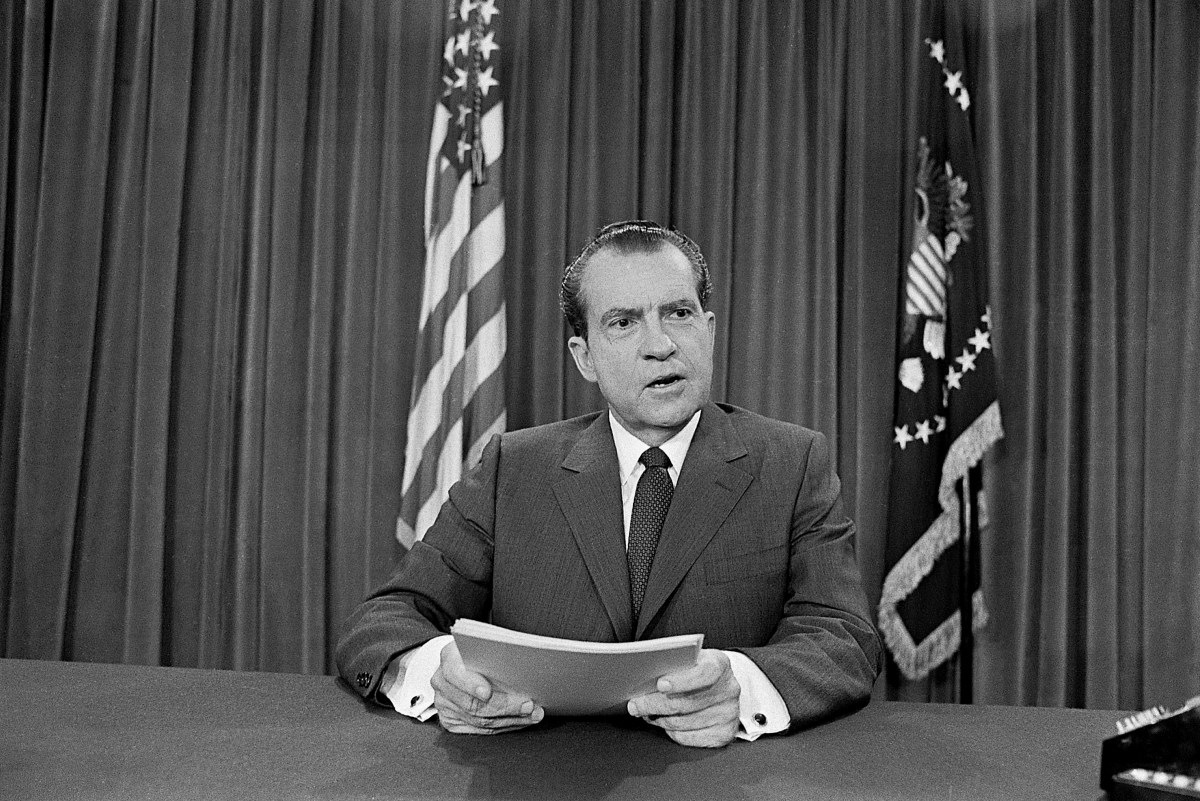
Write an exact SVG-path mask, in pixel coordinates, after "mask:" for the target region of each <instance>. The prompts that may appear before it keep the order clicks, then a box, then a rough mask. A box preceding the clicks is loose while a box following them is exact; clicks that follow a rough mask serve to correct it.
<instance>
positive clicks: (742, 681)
mask: <svg viewBox="0 0 1200 801" xmlns="http://www.w3.org/2000/svg"><path fill="white" fill-rule="evenodd" d="M724 653H725V655H726V656H728V657H729V667H730V669H731V670H732V671H733V677H734V678H735V679H737V683H738V684H739V685H741V688H742V691H741V694H740V695H739V696H738V707H739V712H738V719H739V721H740V722H741V724H742V725H741V726H740V727H739V728H738V733H737V736H738V739H740V740H746V741H748V742H753V741H754V740H757V739H758V738H759V737H761V736H762V735H764V734H774V733H775V732H780V731H783V730H784V729H786V728H787V727H788V724H790V723H791V717H790V716H789V715H788V711H787V704H786V703H785V702H784V700H783V696H782V695H780V694H779V690H776V689H775V685H774V684H772V683H771V680H770V679H768V678H767V674H765V673H763V672H762V668H760V667H759V666H758V665H756V664H754V660H752V659H751V658H750V657H748V656H746V655H745V654H743V653H741V652H740V651H725V652H724Z"/></svg>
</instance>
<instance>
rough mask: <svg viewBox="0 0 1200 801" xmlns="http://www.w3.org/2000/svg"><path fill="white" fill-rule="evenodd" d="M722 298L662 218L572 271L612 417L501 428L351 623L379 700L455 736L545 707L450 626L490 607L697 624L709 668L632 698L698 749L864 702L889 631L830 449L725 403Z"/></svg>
mask: <svg viewBox="0 0 1200 801" xmlns="http://www.w3.org/2000/svg"><path fill="white" fill-rule="evenodd" d="M710 291H711V282H710V280H709V275H708V267H707V265H706V264H705V261H704V257H703V256H702V255H701V253H700V250H699V249H698V248H697V247H696V246H695V244H694V243H693V242H692V241H691V240H690V239H688V238H687V237H686V236H683V235H682V234H680V233H678V232H676V231H673V230H670V229H666V228H663V227H662V226H659V225H657V224H655V223H650V222H644V221H634V222H625V223H616V224H614V225H610V226H608V227H606V228H605V229H603V230H602V231H601V232H600V233H599V234H598V235H597V237H596V238H595V239H593V241H592V242H590V243H589V244H588V246H587V247H586V248H585V249H584V251H583V252H582V253H581V254H580V256H579V257H578V258H577V259H576V260H575V261H574V262H572V263H571V264H570V265H568V267H567V269H566V271H565V273H564V278H563V286H562V305H563V311H564V313H565V315H566V317H567V321H568V323H569V324H570V325H571V327H572V329H573V331H574V336H572V337H571V338H570V340H569V342H568V345H569V347H570V350H571V354H572V356H573V357H574V360H575V363H576V366H577V367H578V369H579V371H580V373H582V375H583V377H584V378H585V379H587V380H588V381H591V382H595V383H597V384H598V385H599V388H600V392H601V394H602V395H603V396H604V398H605V400H606V401H607V403H608V410H607V412H601V413H599V414H593V415H587V416H585V417H580V418H576V419H573V420H567V421H563V422H560V423H553V424H550V425H545V426H539V427H536V428H531V429H526V430H523V431H514V432H511V433H508V434H503V435H500V436H497V437H495V438H493V440H492V441H491V443H489V445H488V446H487V448H486V449H485V450H484V453H483V457H482V459H481V461H480V464H479V465H478V466H477V467H475V468H474V469H473V470H471V471H470V472H469V473H468V474H467V475H466V476H464V477H463V479H462V480H461V481H460V482H459V483H458V484H456V485H455V487H454V488H452V489H451V491H450V498H449V500H448V501H447V502H446V504H445V505H444V506H443V508H442V510H441V513H440V514H439V516H438V518H437V521H436V522H435V523H434V525H433V526H432V527H431V528H430V530H429V531H428V533H427V534H426V535H425V537H424V539H423V540H421V541H419V542H417V543H416V544H415V545H414V546H413V548H412V550H411V551H410V552H409V553H408V554H407V555H406V556H405V557H404V558H403V559H402V560H401V562H400V564H399V566H398V567H397V568H396V571H395V572H394V573H393V575H392V577H391V578H390V579H389V581H388V582H387V583H386V584H385V585H384V586H383V587H381V588H380V589H379V590H378V591H376V592H375V593H374V594H373V595H372V596H371V597H370V598H369V599H367V601H365V602H364V603H363V604H362V605H361V606H359V608H358V609H357V610H355V612H354V613H353V614H352V615H351V617H350V619H349V620H348V621H347V626H346V629H345V632H344V633H343V636H342V638H341V641H340V642H339V644H338V666H339V669H340V671H341V673H342V675H343V676H344V677H345V678H346V679H347V681H349V682H350V683H351V685H354V686H356V687H357V689H358V690H359V692H360V693H362V694H363V696H364V697H365V698H367V699H369V700H372V701H376V702H379V703H384V704H389V705H392V706H394V707H395V708H397V709H398V710H400V711H401V712H404V713H405V714H409V715H412V716H414V717H418V718H420V719H422V720H424V719H427V718H428V717H430V716H432V715H433V714H435V713H436V714H437V715H438V716H439V720H440V722H441V724H442V725H443V726H444V727H445V728H446V729H447V730H449V731H454V732H496V731H506V730H509V729H516V728H521V727H524V726H528V725H531V724H534V723H536V722H538V721H540V720H541V719H542V716H543V712H542V710H541V709H540V708H539V707H538V706H537V704H536V701H535V699H530V698H525V697H521V696H516V695H512V694H509V693H507V692H504V691H503V690H501V689H499V688H494V687H491V686H490V685H489V683H488V682H487V680H486V679H484V678H483V677H482V676H479V675H478V674H475V673H473V672H471V671H469V670H468V669H466V668H465V666H464V665H463V663H462V659H461V657H460V656H459V654H458V650H457V648H456V647H455V645H454V643H453V639H452V638H450V637H448V636H447V635H446V632H447V630H448V628H449V626H450V624H451V623H453V622H454V620H455V619H457V618H474V619H488V618H489V617H490V619H491V621H492V622H493V623H496V624H497V625H501V626H507V627H509V628H514V629H519V630H521V631H526V632H530V633H534V634H543V635H549V636H555V637H568V638H573V639H582V640H593V641H601V642H615V641H627V640H631V639H645V638H652V637H663V636H668V635H673V634H686V633H693V632H700V633H703V634H704V644H705V646H706V647H705V648H704V649H702V650H701V652H700V658H699V660H698V662H697V664H696V665H695V666H693V667H691V668H689V669H687V670H683V671H679V672H677V673H674V674H670V675H667V676H664V677H662V678H661V679H660V680H659V683H658V687H657V689H656V691H655V692H653V693H649V694H647V695H643V696H640V697H637V698H634V699H632V700H630V702H629V705H628V711H629V713H630V714H631V715H634V716H637V717H640V718H642V719H643V720H646V721H647V722H649V723H651V724H653V725H656V726H660V727H662V728H663V729H664V730H666V732H667V734H668V735H669V736H670V737H671V738H672V739H674V740H676V741H677V742H680V743H684V744H687V745H698V746H721V745H725V744H726V743H728V742H729V741H730V740H732V739H733V738H734V737H735V736H738V737H741V738H743V739H754V738H755V737H757V736H758V735H760V734H764V733H772V732H778V731H785V730H787V729H789V728H794V727H798V726H803V725H808V724H811V723H814V722H817V721H820V720H822V719H825V718H827V717H829V716H830V715H833V714H836V713H838V712H840V711H844V710H847V709H852V708H854V707H855V706H858V705H861V704H863V703H865V702H866V700H867V698H868V697H869V694H870V691H871V686H872V684H873V683H874V680H875V677H876V675H877V672H878V666H879V659H880V648H879V641H878V637H877V635H876V632H875V628H874V626H873V624H872V623H871V619H870V615H869V614H868V609H867V603H866V598H865V596H864V594H863V590H862V585H861V578H860V575H859V571H858V566H857V562H856V559H855V554H854V526H853V523H851V521H850V520H849V519H848V518H847V517H846V516H845V513H844V512H843V509H842V504H841V499H840V484H839V482H838V479H837V477H836V475H835V474H834V472H833V469H832V465H831V461H830V454H829V447H828V445H827V443H826V441H825V438H824V437H823V436H822V435H820V434H818V433H816V432H814V431H810V430H808V429H804V428H801V427H800V426H796V425H792V424H789V423H782V422H779V421H775V420H770V419H767V418H764V417H761V416H758V415H755V414H753V413H751V412H748V411H745V410H743V409H738V408H736V407H733V406H728V405H723V404H715V403H713V402H711V400H710V399H709V395H710V390H711V382H712V351H713V338H714V332H715V325H716V321H715V315H714V314H713V312H712V311H709V310H706V308H705V304H706V303H707V300H708V295H709V293H710ZM685 460H686V461H685Z"/></svg>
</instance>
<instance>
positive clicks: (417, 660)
mask: <svg viewBox="0 0 1200 801" xmlns="http://www.w3.org/2000/svg"><path fill="white" fill-rule="evenodd" d="M608 422H609V426H610V427H611V428H612V432H613V444H614V445H615V446H616V449H617V467H618V472H619V475H620V478H621V511H622V519H623V521H624V525H625V544H626V546H628V545H629V519H630V517H631V516H632V514H633V498H634V495H635V494H636V492H637V482H638V479H639V478H641V476H642V473H643V472H645V470H646V466H645V465H643V464H642V463H641V462H640V461H639V458H640V457H641V455H642V452H643V451H645V450H646V448H648V447H649V446H648V445H647V444H646V443H644V442H642V441H641V440H640V439H638V438H637V437H635V436H634V435H633V434H631V433H629V431H628V430H626V429H625V427H624V426H623V425H621V422H620V421H619V420H617V418H616V417H615V416H614V415H613V413H612V412H611V411H610V412H609V413H608ZM699 423H700V412H696V413H695V414H694V415H692V419H691V420H689V421H688V423H687V425H685V426H684V427H683V429H682V430H681V431H680V432H679V433H678V434H676V435H675V436H673V437H671V438H670V439H669V440H667V441H666V442H664V443H663V444H662V445H660V446H659V447H660V448H661V449H662V451H663V452H664V453H666V454H667V458H669V459H670V460H671V466H670V467H669V468H667V472H668V473H669V474H670V476H671V483H672V484H678V483H679V471H680V470H681V469H682V467H683V463H684V460H685V459H687V453H688V449H689V448H690V447H691V445H692V437H693V436H695V434H696V426H697V425H698V424H699ZM452 639H453V637H451V636H450V635H449V634H444V635H442V636H440V637H434V638H433V639H432V640H430V641H429V642H427V643H425V644H424V645H421V646H419V647H417V648H414V649H412V650H411V651H408V652H407V653H405V654H402V655H401V656H400V657H399V658H397V659H394V660H392V663H391V664H390V665H389V666H388V669H387V672H386V673H385V674H384V677H383V681H382V682H381V684H380V689H381V690H382V691H383V692H384V694H385V695H386V696H387V697H388V700H389V701H391V702H392V706H394V707H395V708H396V711H398V712H400V713H402V714H405V715H408V716H409V717H413V718H417V719H418V720H428V719H429V718H431V717H433V716H434V715H436V714H437V710H436V709H434V707H433V688H432V686H431V685H430V679H431V678H432V677H433V674H434V672H435V671H436V670H437V668H438V665H439V664H441V653H442V648H444V647H445V646H446V645H447V644H448V643H449V642H450V641H451V640H452ZM723 653H724V654H725V655H726V656H728V657H729V666H730V669H731V670H732V671H733V676H734V678H735V679H737V682H738V685H739V686H740V687H741V694H740V696H739V698H738V704H739V713H738V719H739V722H740V724H741V725H740V726H739V729H738V734H737V736H738V737H739V738H740V739H743V740H757V739H758V738H759V737H760V736H761V735H763V734H771V733H774V732H779V731H783V730H784V729H786V728H787V727H788V723H789V722H790V719H789V717H788V711H787V704H786V703H784V700H783V696H781V695H780V694H779V691H778V690H776V689H775V685H773V684H772V683H771V680H770V679H768V678H767V677H766V674H764V673H763V672H762V670H761V669H759V667H758V665H756V664H754V661H753V660H751V659H750V658H749V657H748V656H746V655H745V654H742V653H739V652H737V651H724V652H723ZM401 671H403V676H401V673H400V672H401Z"/></svg>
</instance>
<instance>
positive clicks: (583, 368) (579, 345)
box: [567, 336, 596, 384]
mask: <svg viewBox="0 0 1200 801" xmlns="http://www.w3.org/2000/svg"><path fill="white" fill-rule="evenodd" d="M567 347H568V348H570V349H571V356H572V358H574V359H575V367H577V368H578V369H579V374H580V375H581V376H583V377H584V378H585V379H587V380H588V381H590V382H592V383H593V384H595V383H596V368H595V366H593V365H592V352H591V350H589V349H588V343H587V340H586V339H584V338H583V337H581V336H573V337H571V338H570V339H568V340H567Z"/></svg>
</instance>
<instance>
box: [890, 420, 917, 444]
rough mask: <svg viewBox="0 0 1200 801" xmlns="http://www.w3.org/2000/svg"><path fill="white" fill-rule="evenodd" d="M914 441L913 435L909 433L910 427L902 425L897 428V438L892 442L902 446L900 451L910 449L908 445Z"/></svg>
mask: <svg viewBox="0 0 1200 801" xmlns="http://www.w3.org/2000/svg"><path fill="white" fill-rule="evenodd" d="M912 441H913V437H912V434H910V433H908V426H907V425H902V426H898V427H897V428H896V438H895V439H893V440H892V442H894V443H896V444H897V445H899V446H900V450H904V449H905V448H907V447H908V443H910V442H912Z"/></svg>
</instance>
